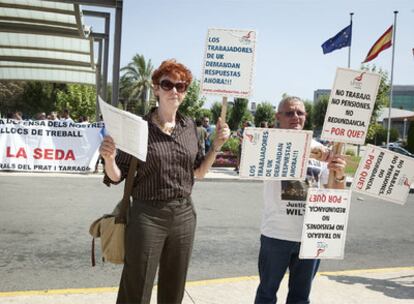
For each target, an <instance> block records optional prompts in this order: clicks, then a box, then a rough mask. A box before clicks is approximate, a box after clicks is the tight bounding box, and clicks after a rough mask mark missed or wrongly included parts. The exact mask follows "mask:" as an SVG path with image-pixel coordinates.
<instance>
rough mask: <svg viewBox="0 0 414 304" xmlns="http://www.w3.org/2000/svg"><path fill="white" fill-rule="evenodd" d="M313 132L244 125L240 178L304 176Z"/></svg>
mask: <svg viewBox="0 0 414 304" xmlns="http://www.w3.org/2000/svg"><path fill="white" fill-rule="evenodd" d="M312 134H313V133H312V131H302V130H300V131H299V130H286V129H264V128H245V129H244V132H243V144H242V155H241V161H240V177H241V178H249V179H262V180H297V179H305V177H306V169H307V165H308V160H309V154H310V145H311V142H312Z"/></svg>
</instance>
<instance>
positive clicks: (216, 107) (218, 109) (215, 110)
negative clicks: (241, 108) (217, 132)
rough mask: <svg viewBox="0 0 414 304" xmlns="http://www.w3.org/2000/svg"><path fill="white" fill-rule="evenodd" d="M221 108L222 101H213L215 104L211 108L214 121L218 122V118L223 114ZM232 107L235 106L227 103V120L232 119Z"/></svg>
mask: <svg viewBox="0 0 414 304" xmlns="http://www.w3.org/2000/svg"><path fill="white" fill-rule="evenodd" d="M221 108H222V103H221V102H218V101H216V102H215V103H213V105H212V106H211V108H210V111H211V119H212V121H213V122H214V123H216V122H217V120H218V118H219V117H220V115H221ZM232 108H233V106H232V105H231V104H227V113H226V121H229V119H230V116H231V111H232Z"/></svg>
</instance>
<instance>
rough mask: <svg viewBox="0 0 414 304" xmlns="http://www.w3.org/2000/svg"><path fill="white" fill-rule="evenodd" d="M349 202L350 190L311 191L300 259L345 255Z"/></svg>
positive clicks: (331, 257) (329, 257)
mask: <svg viewBox="0 0 414 304" xmlns="http://www.w3.org/2000/svg"><path fill="white" fill-rule="evenodd" d="M350 202H351V191H349V190H337V189H316V188H314V189H312V188H311V189H309V190H308V196H307V199H306V211H305V218H304V221H303V229H302V240H301V246H300V252H299V258H301V259H343V258H344V248H345V240H346V231H347V227H348V216H349V207H350Z"/></svg>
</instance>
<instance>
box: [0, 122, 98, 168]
mask: <svg viewBox="0 0 414 304" xmlns="http://www.w3.org/2000/svg"><path fill="white" fill-rule="evenodd" d="M103 126H104V124H103V123H101V122H99V123H92V124H80V123H71V122H63V121H52V120H36V121H14V120H11V119H0V170H10V171H31V172H71V173H87V172H90V171H91V170H94V168H95V164H96V161H97V159H98V156H99V152H98V148H99V145H100V143H101V140H102V137H101V135H100V131H101V129H102V128H103Z"/></svg>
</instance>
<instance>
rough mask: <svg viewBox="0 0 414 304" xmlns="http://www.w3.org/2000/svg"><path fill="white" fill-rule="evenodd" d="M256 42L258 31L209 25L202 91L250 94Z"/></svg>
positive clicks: (208, 92) (237, 94) (236, 94)
mask: <svg viewBox="0 0 414 304" xmlns="http://www.w3.org/2000/svg"><path fill="white" fill-rule="evenodd" d="M255 46H256V32H255V31H251V30H230V29H209V30H208V33H207V41H206V49H205V53H204V63H203V72H202V80H201V90H202V93H203V94H214V95H221V96H235V97H249V96H250V94H251V88H252V78H253V66H254V55H255Z"/></svg>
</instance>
